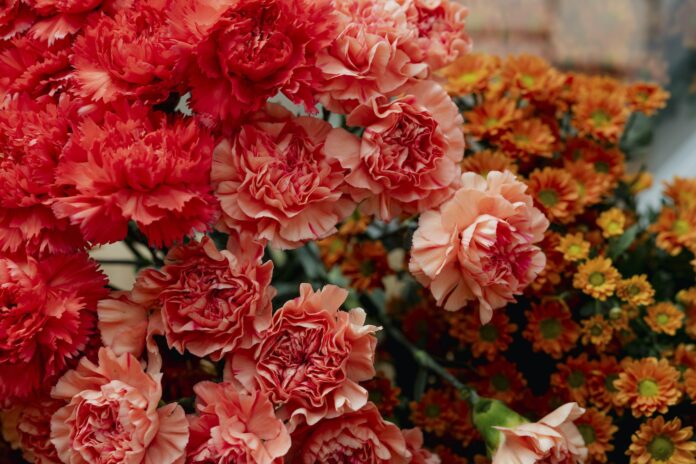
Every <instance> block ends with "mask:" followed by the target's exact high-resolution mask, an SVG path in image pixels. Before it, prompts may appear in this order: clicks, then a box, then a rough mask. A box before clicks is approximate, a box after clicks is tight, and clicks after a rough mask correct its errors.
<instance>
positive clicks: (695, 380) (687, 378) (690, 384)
mask: <svg viewBox="0 0 696 464" xmlns="http://www.w3.org/2000/svg"><path fill="white" fill-rule="evenodd" d="M684 391H685V392H686V394H687V395H688V396H689V398H691V403H693V404H696V368H694V369H687V370H686V371H685V372H684Z"/></svg>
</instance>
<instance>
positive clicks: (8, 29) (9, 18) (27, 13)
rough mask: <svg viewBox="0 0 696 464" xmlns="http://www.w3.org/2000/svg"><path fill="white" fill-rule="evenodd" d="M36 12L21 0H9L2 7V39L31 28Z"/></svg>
mask: <svg viewBox="0 0 696 464" xmlns="http://www.w3.org/2000/svg"><path fill="white" fill-rule="evenodd" d="M35 18H36V14H35V13H34V12H33V11H32V10H31V9H29V7H28V6H27V5H26V4H25V3H24V2H22V1H20V0H8V1H7V2H5V4H4V5H3V6H2V7H0V40H8V39H11V38H13V37H14V36H15V35H17V34H19V33H22V32H24V31H26V30H27V29H29V27H31V25H32V24H34V20H35Z"/></svg>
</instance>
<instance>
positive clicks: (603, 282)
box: [573, 256, 621, 301]
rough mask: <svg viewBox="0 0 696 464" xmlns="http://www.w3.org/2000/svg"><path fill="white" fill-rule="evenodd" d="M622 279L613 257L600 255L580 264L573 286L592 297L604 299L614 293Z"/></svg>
mask: <svg viewBox="0 0 696 464" xmlns="http://www.w3.org/2000/svg"><path fill="white" fill-rule="evenodd" d="M620 279H621V275H620V274H619V271H617V270H616V268H615V267H614V266H612V262H611V259H609V258H603V257H601V256H598V257H596V258H593V259H590V260H588V261H585V262H584V263H582V264H581V265H579V266H578V272H577V273H576V274H575V276H574V277H573V286H574V287H575V288H577V289H579V290H582V291H583V292H584V293H586V294H587V295H590V296H591V297H592V298H596V299H598V300H601V301H604V300H606V299H607V298H608V297H610V296H611V295H613V294H614V290H615V289H616V285H617V284H618V282H619V280H620Z"/></svg>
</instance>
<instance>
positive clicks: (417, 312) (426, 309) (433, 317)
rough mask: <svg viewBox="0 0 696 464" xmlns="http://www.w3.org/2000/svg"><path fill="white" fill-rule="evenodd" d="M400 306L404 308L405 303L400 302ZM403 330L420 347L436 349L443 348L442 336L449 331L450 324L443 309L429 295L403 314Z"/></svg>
mask: <svg viewBox="0 0 696 464" xmlns="http://www.w3.org/2000/svg"><path fill="white" fill-rule="evenodd" d="M399 306H400V307H401V308H403V306H405V305H404V304H403V303H401V302H400V303H399ZM401 308H399V309H401ZM401 330H402V331H403V332H404V335H406V337H407V338H408V339H409V340H411V341H412V342H413V343H415V344H416V345H418V346H419V347H422V348H425V349H427V350H430V351H436V350H438V349H442V337H443V336H444V335H445V334H446V333H447V330H448V324H447V321H446V320H445V318H444V317H442V309H440V308H439V307H438V306H437V303H436V302H435V301H434V300H433V299H432V297H430V296H427V297H424V298H422V299H421V300H420V301H419V302H418V304H417V305H416V306H414V307H412V308H410V309H408V311H407V312H406V313H405V314H404V315H403V319H402V320H401Z"/></svg>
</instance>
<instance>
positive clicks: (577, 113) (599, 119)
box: [572, 90, 628, 143]
mask: <svg viewBox="0 0 696 464" xmlns="http://www.w3.org/2000/svg"><path fill="white" fill-rule="evenodd" d="M627 118H628V109H627V107H626V105H625V100H624V97H623V95H621V94H614V93H607V92H598V91H593V90H590V91H587V92H582V93H581V94H580V95H579V97H578V101H577V103H576V104H575V105H574V106H573V121H572V124H573V125H574V126H575V128H576V129H577V130H578V132H579V133H580V135H589V136H592V137H595V138H597V139H598V140H602V141H606V142H610V143H616V142H618V140H619V136H620V135H621V133H622V132H623V129H624V126H625V125H626V119H627Z"/></svg>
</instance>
